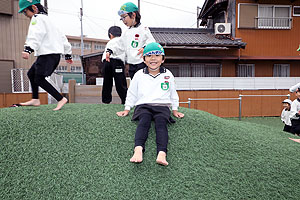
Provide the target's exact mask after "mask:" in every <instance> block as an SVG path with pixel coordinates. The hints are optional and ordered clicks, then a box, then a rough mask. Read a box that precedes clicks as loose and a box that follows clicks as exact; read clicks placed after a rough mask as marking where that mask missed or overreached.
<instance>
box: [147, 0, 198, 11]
mask: <svg viewBox="0 0 300 200" xmlns="http://www.w3.org/2000/svg"><path fill="white" fill-rule="evenodd" d="M143 2H145V3H148V4H152V5H156V6H159V7H164V8H168V9H171V10H177V11H180V12H185V13H190V14H197V13H195V12H191V11H186V10H181V9H178V8H173V7H170V6H164V5H160V4H156V3H152V2H149V1H143Z"/></svg>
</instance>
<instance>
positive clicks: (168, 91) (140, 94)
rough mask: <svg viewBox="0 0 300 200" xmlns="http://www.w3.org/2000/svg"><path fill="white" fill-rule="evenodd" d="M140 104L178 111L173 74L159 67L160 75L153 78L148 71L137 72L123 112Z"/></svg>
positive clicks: (129, 89) (145, 69) (177, 98)
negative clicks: (166, 107)
mask: <svg viewBox="0 0 300 200" xmlns="http://www.w3.org/2000/svg"><path fill="white" fill-rule="evenodd" d="M141 104H161V105H169V106H172V110H178V106H179V97H178V94H177V92H176V86H175V81H174V76H173V74H172V73H171V72H170V71H169V70H168V69H166V68H164V67H161V69H160V73H159V74H158V75H156V77H153V76H152V75H151V74H149V72H148V69H147V68H144V69H140V70H139V71H137V72H136V73H135V75H134V77H133V79H132V81H131V82H130V86H129V88H128V91H127V97H126V102H125V110H130V108H132V107H133V106H136V105H141Z"/></svg>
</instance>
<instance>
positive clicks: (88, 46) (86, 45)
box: [83, 43, 92, 49]
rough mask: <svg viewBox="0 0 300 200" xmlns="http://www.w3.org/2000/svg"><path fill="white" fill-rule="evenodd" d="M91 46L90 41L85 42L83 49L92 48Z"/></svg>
mask: <svg viewBox="0 0 300 200" xmlns="http://www.w3.org/2000/svg"><path fill="white" fill-rule="evenodd" d="M91 46H92V45H91V44H90V43H83V49H91Z"/></svg>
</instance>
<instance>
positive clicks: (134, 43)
mask: <svg viewBox="0 0 300 200" xmlns="http://www.w3.org/2000/svg"><path fill="white" fill-rule="evenodd" d="M138 45H139V43H138V42H137V41H132V42H131V46H132V47H133V48H137V47H138Z"/></svg>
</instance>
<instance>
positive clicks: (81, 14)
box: [80, 0, 85, 84]
mask: <svg viewBox="0 0 300 200" xmlns="http://www.w3.org/2000/svg"><path fill="white" fill-rule="evenodd" d="M82 16H83V0H81V8H80V24H81V45H80V46H81V73H82V84H85V81H84V70H83V46H84V43H83V25H82Z"/></svg>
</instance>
